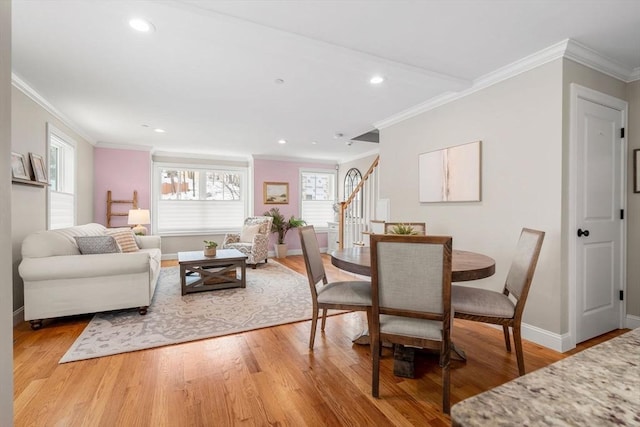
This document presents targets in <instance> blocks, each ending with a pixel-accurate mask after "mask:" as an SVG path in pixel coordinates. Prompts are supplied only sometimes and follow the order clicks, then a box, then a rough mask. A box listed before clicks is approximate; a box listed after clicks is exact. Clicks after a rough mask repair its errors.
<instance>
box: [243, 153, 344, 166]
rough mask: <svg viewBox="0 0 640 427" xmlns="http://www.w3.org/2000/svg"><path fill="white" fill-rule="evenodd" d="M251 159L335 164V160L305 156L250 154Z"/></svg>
mask: <svg viewBox="0 0 640 427" xmlns="http://www.w3.org/2000/svg"><path fill="white" fill-rule="evenodd" d="M251 158H252V159H253V160H271V161H277V162H296V163H318V164H323V165H332V166H335V165H336V164H338V162H337V161H335V160H331V159H311V158H306V157H287V156H271V155H269V154H252V155H251Z"/></svg>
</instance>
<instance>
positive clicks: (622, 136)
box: [620, 128, 624, 138]
mask: <svg viewBox="0 0 640 427" xmlns="http://www.w3.org/2000/svg"><path fill="white" fill-rule="evenodd" d="M620 138H624V128H621V129H620Z"/></svg>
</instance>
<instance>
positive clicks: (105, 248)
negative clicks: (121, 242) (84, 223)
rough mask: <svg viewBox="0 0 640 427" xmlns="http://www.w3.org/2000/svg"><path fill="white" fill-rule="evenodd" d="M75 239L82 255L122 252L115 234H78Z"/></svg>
mask: <svg viewBox="0 0 640 427" xmlns="http://www.w3.org/2000/svg"><path fill="white" fill-rule="evenodd" d="M75 239H76V243H77V244H78V249H80V253H81V254H82V255H92V254H113V253H118V252H120V247H119V246H118V243H116V239H114V238H113V236H76V237H75Z"/></svg>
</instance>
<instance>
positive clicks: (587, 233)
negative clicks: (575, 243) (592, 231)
mask: <svg viewBox="0 0 640 427" xmlns="http://www.w3.org/2000/svg"><path fill="white" fill-rule="evenodd" d="M582 236H584V237H589V230H584V231H583V230H582V228H578V237H582Z"/></svg>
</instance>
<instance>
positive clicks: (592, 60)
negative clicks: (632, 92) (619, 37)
mask: <svg viewBox="0 0 640 427" xmlns="http://www.w3.org/2000/svg"><path fill="white" fill-rule="evenodd" d="M567 42H568V43H567V50H566V52H565V54H564V57H565V58H567V59H570V60H572V61H574V62H577V63H579V64H582V65H585V66H587V67H589V68H593V69H594V70H596V71H600V72H601V73H603V74H606V75H608V76H611V77H614V78H616V79H618V80H622V81H623V82H625V83H629V82H631V81H633V79H632V76H633V73H634V72H635V71H636V70H637V69H636V70H631V69H629V68H627V67H625V66H624V65H622V64H620V63H619V62H617V61H615V60H613V59H611V58H608V57H606V56H604V55H602V54H600V53H598V52H596V51H595V50H593V49H591V48H590V47H587V46H585V45H582V44H580V43H578V42H577V41H575V40H567ZM638 77H640V76H638Z"/></svg>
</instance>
